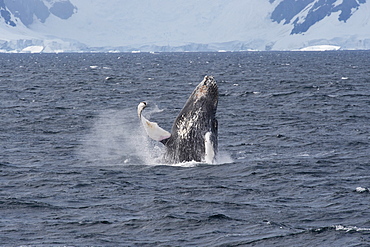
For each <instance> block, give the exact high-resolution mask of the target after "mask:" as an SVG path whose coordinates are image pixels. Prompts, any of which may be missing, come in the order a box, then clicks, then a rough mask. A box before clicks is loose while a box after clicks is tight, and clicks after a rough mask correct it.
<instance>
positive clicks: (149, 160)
mask: <svg viewBox="0 0 370 247" xmlns="http://www.w3.org/2000/svg"><path fill="white" fill-rule="evenodd" d="M81 142H82V145H81V148H80V150H79V151H78V152H79V154H80V155H81V157H82V158H83V159H84V160H85V161H86V162H87V163H89V164H96V165H151V164H153V163H156V162H157V161H158V160H159V157H161V156H162V153H163V149H161V147H160V146H159V145H161V144H160V143H158V144H154V143H153V142H152V141H151V140H149V139H148V138H147V137H146V134H145V131H144V130H143V129H142V128H141V126H140V122H139V119H138V117H137V114H136V111H135V110H131V109H123V110H106V111H103V112H100V113H99V115H98V116H97V117H96V119H95V122H94V124H93V126H92V128H91V130H90V132H89V133H88V134H87V135H86V136H85V138H84V139H83V140H81Z"/></svg>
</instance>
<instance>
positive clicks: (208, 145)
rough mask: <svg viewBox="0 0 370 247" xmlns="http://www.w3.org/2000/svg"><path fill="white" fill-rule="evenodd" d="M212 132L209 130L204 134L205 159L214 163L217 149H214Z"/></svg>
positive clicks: (209, 162) (208, 162)
mask: <svg viewBox="0 0 370 247" xmlns="http://www.w3.org/2000/svg"><path fill="white" fill-rule="evenodd" d="M211 134H212V133H211V132H207V133H206V134H205V135H204V147H205V153H204V161H205V162H206V163H207V164H212V163H213V162H214V158H215V150H214V149H213V143H212V141H211Z"/></svg>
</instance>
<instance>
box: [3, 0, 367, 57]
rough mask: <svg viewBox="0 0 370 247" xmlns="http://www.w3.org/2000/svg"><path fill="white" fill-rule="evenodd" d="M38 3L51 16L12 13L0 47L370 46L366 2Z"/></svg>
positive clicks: (162, 0)
mask: <svg viewBox="0 0 370 247" xmlns="http://www.w3.org/2000/svg"><path fill="white" fill-rule="evenodd" d="M1 1H4V0H0V6H1ZM7 1H11V0H5V3H6V2H7ZM16 1H19V2H20V3H22V2H24V1H22V0H16ZM29 1H31V0H29ZM32 1H41V2H43V3H44V5H45V6H46V8H47V9H48V10H44V11H45V13H44V14H43V15H42V16H43V17H44V16H46V15H47V18H38V17H37V15H36V14H33V16H34V17H33V21H32V22H30V21H29V18H28V19H27V20H28V22H27V23H26V24H25V23H23V22H22V21H21V19H20V17H17V16H16V15H15V14H14V13H13V12H12V14H13V16H12V20H14V21H15V23H16V24H17V26H16V27H11V26H9V25H7V24H6V23H5V21H4V18H3V19H1V18H0V50H1V49H3V50H11V49H14V50H18V51H21V50H24V48H26V47H27V45H28V46H43V47H44V49H43V52H53V51H81V50H82V51H109V50H118V51H133V50H141V51H187V50H188V51H198V50H202V51H207V50H213V51H214V50H216V51H217V50H297V49H302V48H304V47H310V46H318V45H332V46H339V47H341V48H342V49H370V20H369V19H370V17H369V16H370V15H369V14H368V13H370V2H366V0H352V1H348V0H229V1H224V0H188V1H184V0H139V1H132V0H110V1H103V0H69V1H68V0H32ZM67 2H68V3H67ZM56 3H59V4H60V5H59V6H57V7H58V8H54V10H53V6H54V7H55V6H56ZM63 4H64V5H63ZM63 6H64V7H63ZM328 6H329V7H328ZM5 7H6V6H5ZM52 10H53V11H52ZM9 12H11V11H10V10H9ZM48 13H49V14H48ZM26 14H27V15H32V12H31V13H29V12H27V13H26ZM315 16H317V19H316V20H315V19H314V17H315ZM303 24H304V25H303ZM3 31H4V32H3ZM1 40H2V41H1ZM19 40H23V43H22V42H20V43H19ZM24 40H27V42H26V44H24V43H25V41H24ZM1 42H3V43H1ZM4 42H8V43H4ZM11 42H13V43H14V42H15V43H17V42H18V43H19V44H21V45H19V47H17V45H13V46H10V45H9V44H11ZM18 43H17V44H18ZM1 44H3V45H1ZM9 47H11V48H9Z"/></svg>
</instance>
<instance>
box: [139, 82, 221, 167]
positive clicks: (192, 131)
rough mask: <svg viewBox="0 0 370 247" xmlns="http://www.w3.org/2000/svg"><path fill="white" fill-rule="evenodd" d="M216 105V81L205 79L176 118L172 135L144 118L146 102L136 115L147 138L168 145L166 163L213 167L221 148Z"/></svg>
mask: <svg viewBox="0 0 370 247" xmlns="http://www.w3.org/2000/svg"><path fill="white" fill-rule="evenodd" d="M217 104H218V87H217V84H216V81H215V79H214V78H213V77H212V76H205V77H204V79H203V80H202V81H201V82H200V83H199V84H198V86H197V87H196V88H195V89H194V91H193V92H192V94H191V95H190V97H189V98H188V100H187V101H186V103H185V105H184V107H183V108H182V110H181V111H180V113H179V115H178V116H177V118H176V120H175V122H174V123H173V126H172V130H171V133H170V132H168V131H166V130H164V129H162V128H161V127H159V126H158V124H157V123H155V122H150V121H149V120H148V119H146V118H145V117H144V116H143V115H142V111H143V110H144V108H145V107H146V106H147V104H146V102H141V103H140V104H139V105H138V108H137V113H138V116H139V118H140V120H141V123H142V125H143V126H144V129H145V131H146V133H147V134H148V136H149V137H150V138H152V139H153V140H156V141H160V142H161V143H163V144H164V145H165V147H166V152H165V154H164V162H166V163H181V162H187V161H197V162H205V163H213V162H215V157H216V154H217V147H218V141H217V131H218V122H217V119H216V111H217Z"/></svg>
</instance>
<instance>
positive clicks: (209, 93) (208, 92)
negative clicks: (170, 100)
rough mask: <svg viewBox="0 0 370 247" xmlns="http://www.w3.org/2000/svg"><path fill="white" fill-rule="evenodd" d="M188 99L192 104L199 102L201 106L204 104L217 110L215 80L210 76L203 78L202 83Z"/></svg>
mask: <svg viewBox="0 0 370 247" xmlns="http://www.w3.org/2000/svg"><path fill="white" fill-rule="evenodd" d="M190 98H191V99H192V100H193V101H194V103H198V102H199V103H201V104H202V105H203V104H206V105H207V106H208V107H211V108H217V103H218V87H217V83H216V80H215V79H214V78H213V77H212V76H205V77H204V79H203V81H201V82H200V83H199V84H198V86H197V87H196V88H195V89H194V91H193V93H192V95H191V96H190ZM208 107H207V108H208Z"/></svg>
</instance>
